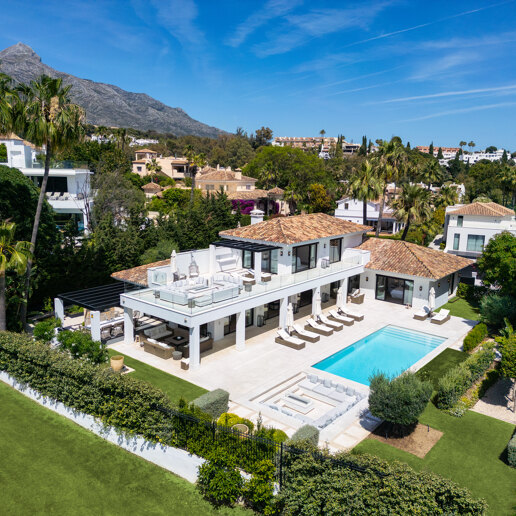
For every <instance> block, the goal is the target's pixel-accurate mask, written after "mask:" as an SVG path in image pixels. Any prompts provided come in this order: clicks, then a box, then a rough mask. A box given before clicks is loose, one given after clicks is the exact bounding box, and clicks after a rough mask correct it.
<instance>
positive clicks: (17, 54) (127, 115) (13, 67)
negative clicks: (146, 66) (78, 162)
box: [0, 43, 224, 137]
mask: <svg viewBox="0 0 516 516" xmlns="http://www.w3.org/2000/svg"><path fill="white" fill-rule="evenodd" d="M0 71H1V72H3V73H6V74H7V75H10V76H11V77H12V78H13V79H14V80H15V81H17V82H21V83H28V82H30V81H31V80H33V79H36V78H37V77H39V76H40V75H41V74H46V75H49V76H51V77H62V78H63V82H64V83H65V84H71V85H72V89H71V91H70V95H71V98H72V100H73V102H75V103H76V104H79V105H80V106H82V107H83V108H84V109H85V110H86V119H87V122H89V123H91V124H95V125H104V126H107V127H132V128H134V129H139V130H142V131H145V130H154V131H158V132H161V133H165V132H167V133H173V134H175V135H177V136H183V135H186V134H193V135H196V136H209V137H216V136H218V135H219V134H223V133H224V131H221V130H220V129H217V128H216V127H211V126H209V125H206V124H203V123H201V122H199V121H197V120H194V119H193V118H191V117H189V116H188V115H187V114H186V113H185V112H184V111H183V110H182V109H181V108H172V107H170V106H167V105H165V104H163V103H162V102H159V101H158V100H156V99H153V98H152V97H149V95H146V94H145V93H132V92H130V91H125V90H123V89H121V88H119V87H117V86H114V85H112V84H104V83H101V82H95V81H90V80H88V79H80V78H79V77H75V76H73V75H70V74H67V73H64V72H59V71H57V70H54V69H53V68H51V67H50V66H48V65H46V64H44V63H42V62H41V57H39V56H38V54H36V52H34V50H32V48H30V47H29V46H27V45H24V44H23V43H17V44H16V45H13V46H11V47H9V48H6V49H5V50H2V51H1V52H0Z"/></svg>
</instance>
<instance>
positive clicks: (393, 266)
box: [357, 238, 473, 280]
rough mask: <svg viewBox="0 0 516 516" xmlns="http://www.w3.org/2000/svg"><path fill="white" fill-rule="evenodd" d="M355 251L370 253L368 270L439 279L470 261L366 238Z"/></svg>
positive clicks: (401, 244) (397, 241)
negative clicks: (362, 250)
mask: <svg viewBox="0 0 516 516" xmlns="http://www.w3.org/2000/svg"><path fill="white" fill-rule="evenodd" d="M357 248H358V249H364V250H366V251H371V260H370V262H369V263H368V264H367V265H366V268H367V269H373V270H378V271H387V272H395V273H398V274H408V275H409V276H421V277H423V278H430V279H435V280H437V279H441V278H444V277H445V276H448V275H449V274H452V273H453V272H456V271H459V270H461V269H464V268H465V267H467V266H468V265H471V264H472V263H473V260H468V259H467V258H462V257H460V256H455V255H453V254H447V253H444V252H443V251H437V250H435V249H430V248H428V247H423V246H421V245H417V244H412V243H411V242H404V241H402V240H390V239H382V238H369V239H368V240H366V241H365V242H362V244H360V245H359V246H357Z"/></svg>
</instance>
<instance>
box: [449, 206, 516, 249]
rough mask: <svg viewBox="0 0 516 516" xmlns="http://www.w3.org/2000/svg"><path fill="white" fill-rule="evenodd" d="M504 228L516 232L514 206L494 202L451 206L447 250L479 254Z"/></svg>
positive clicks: (514, 233)
mask: <svg viewBox="0 0 516 516" xmlns="http://www.w3.org/2000/svg"><path fill="white" fill-rule="evenodd" d="M502 231H510V232H511V233H512V234H513V235H516V219H515V215H514V210H511V209H509V208H506V207H505V206H501V205H500V204H497V203H495V202H474V203H471V204H456V205H455V206H448V207H447V208H446V217H445V221H444V235H445V237H446V248H445V252H446V253H450V254H456V255H460V256H466V257H471V258H477V257H478V256H480V255H481V254H482V251H483V249H484V246H485V245H487V243H488V242H489V240H490V239H491V238H493V237H494V236H495V235H497V234H498V233H501V232H502Z"/></svg>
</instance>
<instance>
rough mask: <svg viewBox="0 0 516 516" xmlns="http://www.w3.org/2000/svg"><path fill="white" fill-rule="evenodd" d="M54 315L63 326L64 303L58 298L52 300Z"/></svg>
mask: <svg viewBox="0 0 516 516" xmlns="http://www.w3.org/2000/svg"><path fill="white" fill-rule="evenodd" d="M54 313H55V316H56V317H57V318H58V319H61V324H64V317H65V314H64V303H63V300H62V299H61V298H60V297H55V298H54Z"/></svg>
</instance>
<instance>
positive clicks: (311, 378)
mask: <svg viewBox="0 0 516 516" xmlns="http://www.w3.org/2000/svg"><path fill="white" fill-rule="evenodd" d="M308 379H309V380H310V382H311V383H317V375H316V374H309V375H308Z"/></svg>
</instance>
